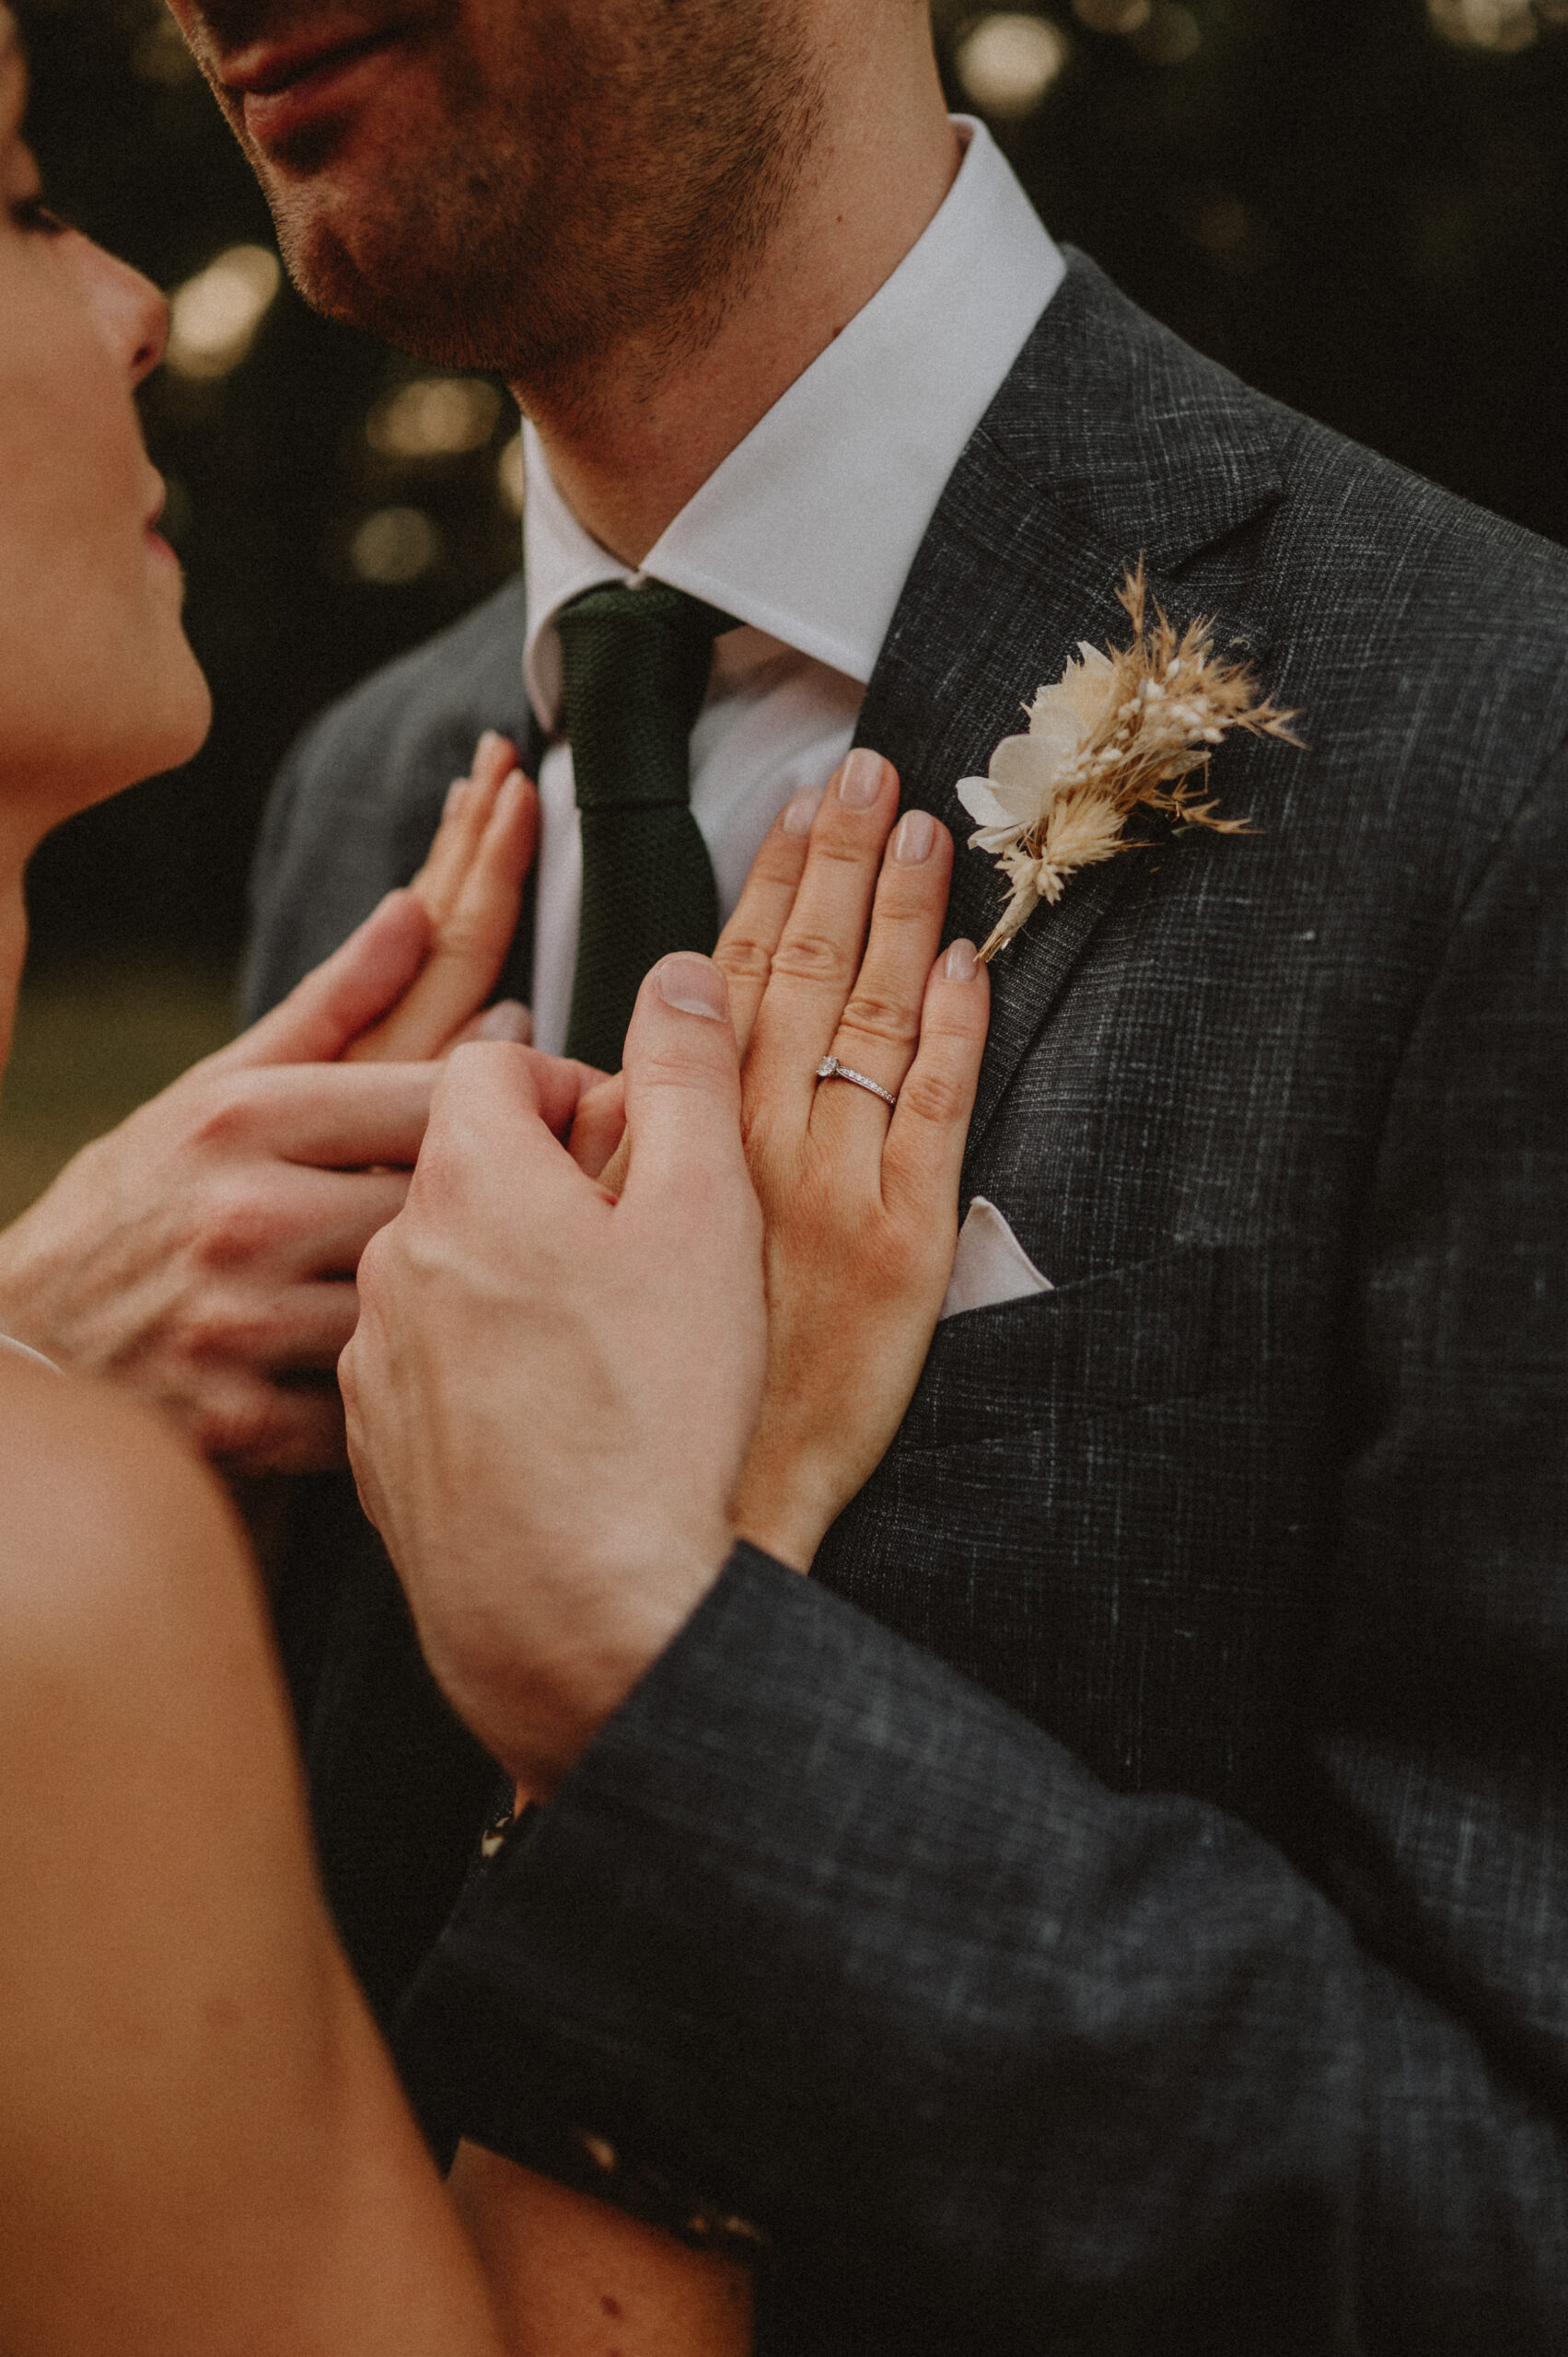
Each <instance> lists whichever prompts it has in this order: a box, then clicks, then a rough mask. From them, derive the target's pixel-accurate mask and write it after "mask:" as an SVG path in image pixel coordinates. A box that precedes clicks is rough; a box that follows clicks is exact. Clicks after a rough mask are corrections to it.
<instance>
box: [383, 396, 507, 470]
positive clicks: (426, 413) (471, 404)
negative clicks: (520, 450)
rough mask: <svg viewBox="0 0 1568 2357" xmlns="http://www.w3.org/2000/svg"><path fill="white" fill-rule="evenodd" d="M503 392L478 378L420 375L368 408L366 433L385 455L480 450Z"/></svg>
mask: <svg viewBox="0 0 1568 2357" xmlns="http://www.w3.org/2000/svg"><path fill="white" fill-rule="evenodd" d="M500 415H501V396H500V394H499V393H498V392H497V391H496V389H495V388H494V385H487V384H486V383H485V382H484V380H483V379H482V377H416V378H415V379H414V381H413V383H412V385H401V386H400V387H399V389H398V390H397V391H396V392H395V393H389V395H388V397H387V399H386V400H385V401H381V402H379V403H378V404H377V407H376V408H375V409H373V410H372V411H371V412H370V418H369V422H368V424H366V429H365V436H366V441H367V442H368V443H369V445H370V447H371V448H372V449H373V450H376V451H377V452H379V454H380V455H381V457H382V458H385V459H449V458H456V457H458V456H459V454H460V453H462V452H464V451H468V450H482V449H483V447H484V446H485V444H486V443H487V442H488V441H489V439H490V437H491V435H493V434H494V431H495V427H496V424H497V422H498V420H499V418H500Z"/></svg>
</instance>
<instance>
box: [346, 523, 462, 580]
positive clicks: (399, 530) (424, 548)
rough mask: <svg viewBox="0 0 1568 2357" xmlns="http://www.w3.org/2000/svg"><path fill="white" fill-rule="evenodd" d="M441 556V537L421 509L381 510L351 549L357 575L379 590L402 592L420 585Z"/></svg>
mask: <svg viewBox="0 0 1568 2357" xmlns="http://www.w3.org/2000/svg"><path fill="white" fill-rule="evenodd" d="M440 555H441V535H440V533H439V532H438V531H437V529H436V526H435V524H434V523H433V522H432V520H431V518H430V517H428V516H427V515H426V514H425V513H424V509H423V508H422V507H378V508H377V510H376V512H375V514H374V515H373V516H367V517H366V519H365V521H364V523H363V524H361V525H360V527H359V528H358V530H357V531H356V532H355V533H354V538H353V540H351V541H350V542H349V548H348V561H349V564H350V566H351V567H352V569H353V571H354V574H355V575H357V576H358V578H359V579H360V580H361V581H370V582H374V583H375V585H376V586H377V588H378V589H401V588H402V587H403V586H405V584H406V583H408V582H410V581H417V580H418V579H419V578H420V576H421V575H423V574H426V573H428V572H429V571H430V569H431V567H432V566H433V565H434V564H436V563H437V562H438V561H439V558H440Z"/></svg>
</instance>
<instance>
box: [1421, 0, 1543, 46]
mask: <svg viewBox="0 0 1568 2357" xmlns="http://www.w3.org/2000/svg"><path fill="white" fill-rule="evenodd" d="M1426 5H1427V12H1428V14H1429V15H1430V17H1431V18H1432V22H1433V26H1434V29H1435V30H1436V31H1437V32H1439V33H1440V34H1441V35H1442V37H1443V39H1444V40H1445V41H1453V42H1454V43H1455V45H1456V46H1457V47H1458V48H1460V49H1500V50H1513V49H1527V48H1528V47H1529V44H1530V43H1531V41H1534V39H1535V37H1536V11H1535V10H1534V9H1533V8H1532V7H1531V6H1530V5H1529V0H1426Z"/></svg>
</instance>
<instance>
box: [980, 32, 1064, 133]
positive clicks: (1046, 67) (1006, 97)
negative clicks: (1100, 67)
mask: <svg viewBox="0 0 1568 2357" xmlns="http://www.w3.org/2000/svg"><path fill="white" fill-rule="evenodd" d="M1066 63H1067V37H1066V35H1065V34H1064V33H1063V31H1062V29H1061V28H1060V27H1059V26H1057V25H1054V24H1052V23H1051V20H1050V19H1049V17H1026V16H1021V15H1019V14H1018V13H1017V11H1016V10H1013V9H1009V10H1006V11H1004V12H999V13H998V14H997V15H995V16H991V17H979V18H978V19H977V20H976V22H975V23H974V24H972V25H970V26H967V27H966V28H965V29H964V30H963V31H962V32H961V33H960V34H959V36H958V41H956V42H955V43H954V47H953V69H954V71H955V73H956V74H957V75H958V84H959V87H960V88H961V89H962V91H963V93H964V96H965V98H967V99H969V100H970V104H971V105H973V106H977V107H979V108H980V109H981V111H982V112H983V113H986V114H991V115H994V116H996V117H997V118H999V119H1000V120H1001V121H1002V122H1016V121H1017V120H1018V119H1019V118H1020V117H1022V116H1024V115H1026V114H1030V113H1032V112H1033V110H1034V109H1035V108H1036V107H1037V106H1039V104H1040V100H1041V99H1043V98H1044V96H1045V94H1046V92H1047V90H1049V89H1050V87H1051V84H1052V82H1054V81H1055V79H1056V77H1057V75H1059V74H1060V73H1061V71H1062V68H1063V66H1064V65H1065V64H1066Z"/></svg>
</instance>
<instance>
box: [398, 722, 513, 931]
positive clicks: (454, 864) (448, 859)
mask: <svg viewBox="0 0 1568 2357" xmlns="http://www.w3.org/2000/svg"><path fill="white" fill-rule="evenodd" d="M516 767H517V747H516V746H515V745H514V744H513V743H512V742H511V740H510V739H509V738H508V737H501V736H498V735H497V734H496V732H495V730H494V728H487V729H486V730H485V732H484V734H483V736H482V737H481V738H480V740H479V743H478V745H477V746H476V747H475V748H474V757H473V767H472V769H471V770H470V772H469V775H468V776H467V777H459V778H454V780H453V781H452V784H451V785H450V787H449V788H448V790H447V801H446V807H445V808H444V809H443V810H442V813H441V823H440V825H439V826H438V827H437V828H436V839H435V841H434V842H432V844H431V846H430V849H429V851H428V852H427V853H426V854H425V859H424V865H423V866H422V867H421V869H420V871H419V874H418V875H417V876H416V877H414V879H413V881H412V884H411V886H410V887H409V888H410V890H411V891H412V892H413V893H414V894H415V895H416V896H417V897H418V899H419V900H420V901H421V902H422V903H423V905H424V908H425V909H426V910H427V911H429V915H430V919H431V922H432V923H433V924H437V925H439V924H441V923H444V922H445V920H446V918H447V915H448V914H449V912H450V911H451V908H452V904H453V902H454V901H455V900H456V899H457V896H458V893H459V890H460V888H461V887H462V883H463V879H464V877H466V876H467V874H468V872H469V869H470V865H472V862H473V858H474V855H475V853H477V851H478V849H479V846H480V844H481V842H482V840H483V837H484V830H485V829H486V827H487V826H488V825H489V823H490V819H491V814H492V812H493V811H494V807H495V797H496V795H498V794H499V793H500V791H501V788H502V786H503V785H504V784H505V781H506V779H507V778H508V777H509V776H510V775H511V772H513V770H515V769H516Z"/></svg>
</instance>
